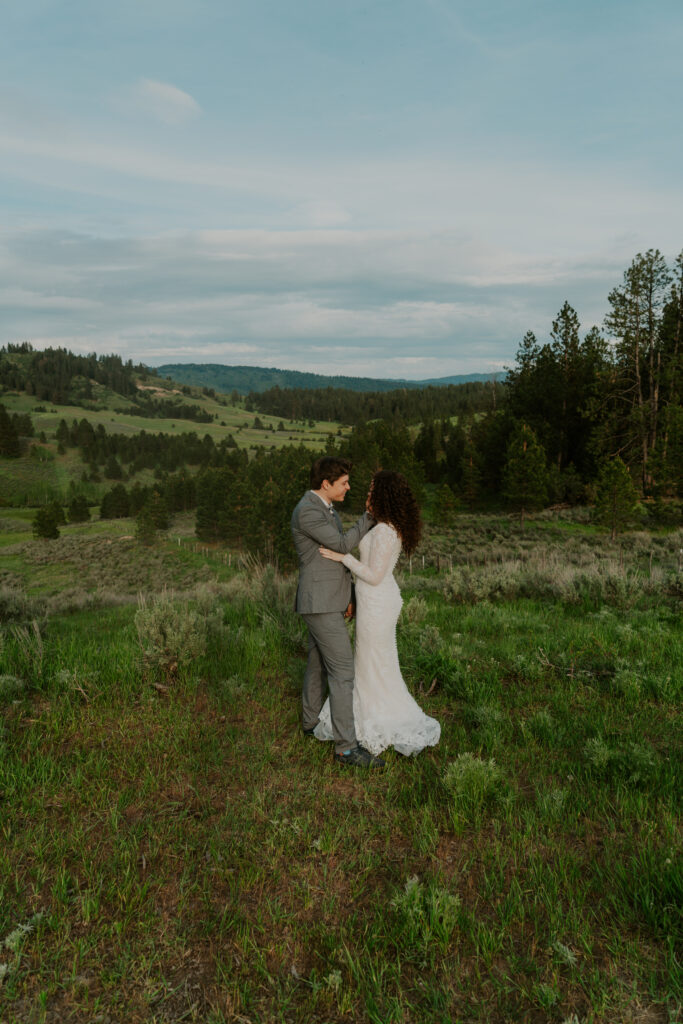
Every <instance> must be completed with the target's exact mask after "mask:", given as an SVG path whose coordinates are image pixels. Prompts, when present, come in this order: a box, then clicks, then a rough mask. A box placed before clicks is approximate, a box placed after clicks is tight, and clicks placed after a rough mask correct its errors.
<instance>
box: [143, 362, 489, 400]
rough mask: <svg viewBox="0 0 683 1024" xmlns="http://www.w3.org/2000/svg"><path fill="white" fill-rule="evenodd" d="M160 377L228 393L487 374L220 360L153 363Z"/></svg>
mask: <svg viewBox="0 0 683 1024" xmlns="http://www.w3.org/2000/svg"><path fill="white" fill-rule="evenodd" d="M156 372H157V373H158V374H159V376H160V377H171V378H172V379H173V380H176V381H179V382H180V383H181V384H193V385H195V386H196V387H209V388H213V389H214V390H215V391H222V392H223V393H224V394H228V393H229V392H231V391H237V392H239V394H241V395H246V394H248V393H249V392H250V391H252V392H253V391H256V392H260V391H268V389H269V388H274V387H280V388H302V389H309V388H311V389H312V388H328V387H332V388H345V389H348V390H349V391H395V390H396V389H397V388H423V387H425V385H427V384H435V385H444V386H445V385H448V384H467V383H470V382H472V381H486V380H489V379H490V376H491V374H487V373H469V374H461V375H456V376H453V377H439V378H435V379H432V380H388V379H375V378H373V377H342V376H325V375H324V374H320V373H302V372H300V371H299V370H278V369H276V368H275V367H263V366H225V365H223V364H222V363H165V364H164V365H163V366H157V367H156Z"/></svg>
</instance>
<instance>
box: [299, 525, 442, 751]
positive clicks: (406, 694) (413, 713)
mask: <svg viewBox="0 0 683 1024" xmlns="http://www.w3.org/2000/svg"><path fill="white" fill-rule="evenodd" d="M400 553H401V539H400V537H399V535H398V534H397V532H396V530H395V529H394V528H393V526H390V525H389V524H388V523H378V524H377V526H375V528H374V529H372V530H370V532H369V533H367V534H366V535H365V536H364V537H363V539H362V540H361V542H360V555H361V561H360V562H359V561H358V559H356V558H354V557H353V555H344V558H343V562H344V565H345V566H347V568H349V569H351V571H352V572H353V573H354V574H355V576H356V646H355V659H354V660H355V670H356V674H355V682H354V687H353V716H354V720H355V726H356V737H357V739H358V742H359V743H360V744H361V746H363V747H365V749H366V750H369V751H370V752H371V753H372V754H379V753H381V752H382V751H383V750H386V748H387V747H394V748H395V749H396V750H397V751H398V752H399V753H400V754H406V755H408V754H417V753H419V752H420V751H421V750H423V749H424V747H433V746H435V745H436V744H437V743H438V742H439V737H440V735H441V726H440V725H439V723H438V722H437V721H436V719H434V718H429V716H428V715H425V713H424V712H423V711H422V709H421V708H420V706H419V705H418V704H417V702H416V701H415V700H414V699H413V697H412V695H411V694H410V691H409V690H408V687H407V686H406V684H405V682H404V681H403V676H402V675H401V669H400V667H399V664H398V649H397V647H396V623H397V621H398V616H399V613H400V611H401V606H402V604H403V600H402V598H401V591H400V590H399V588H398V584H397V583H396V580H395V579H394V575H393V571H394V568H395V566H396V562H397V561H398V556H399V554H400ZM315 736H316V737H317V738H318V739H319V740H331V739H333V735H332V724H331V722H330V702H329V699H328V700H327V701H325V704H324V706H323V709H322V711H321V712H320V721H319V722H318V725H317V726H316V728H315Z"/></svg>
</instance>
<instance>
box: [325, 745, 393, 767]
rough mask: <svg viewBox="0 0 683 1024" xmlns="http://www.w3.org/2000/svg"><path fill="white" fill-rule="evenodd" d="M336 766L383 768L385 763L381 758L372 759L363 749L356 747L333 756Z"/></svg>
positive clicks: (368, 752) (367, 751)
mask: <svg viewBox="0 0 683 1024" xmlns="http://www.w3.org/2000/svg"><path fill="white" fill-rule="evenodd" d="M334 760H335V763H336V764H348V765H351V766H353V767H354V768H384V765H385V763H386V762H385V761H383V760H382V758H381V757H374V756H373V755H372V754H371V753H370V751H369V750H366V749H365V747H361V746H357V747H353V749H352V750H345V751H344V753H343V754H336V753H335V755H334Z"/></svg>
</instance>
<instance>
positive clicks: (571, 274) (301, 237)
mask: <svg viewBox="0 0 683 1024" xmlns="http://www.w3.org/2000/svg"><path fill="white" fill-rule="evenodd" d="M633 255H634V253H633V252H631V253H630V256H629V259H627V260H625V261H623V262H621V263H620V262H619V261H618V259H616V258H615V257H614V255H613V254H612V253H609V252H608V253H605V252H603V251H602V250H598V251H586V252H584V253H582V254H581V255H580V256H579V257H575V258H569V257H565V258H564V259H562V258H561V257H560V256H559V255H558V254H557V253H554V252H551V251H546V252H541V253H540V254H539V256H538V257H537V258H536V259H533V260H532V259H530V258H529V257H527V256H525V255H524V254H520V253H518V252H515V251H510V250H508V249H505V248H502V247H495V246H492V245H490V244H488V243H485V242H482V241H481V240H480V239H478V238H477V237H474V236H468V235H466V234H463V233H461V232H455V231H443V230H442V231H436V232H429V231H422V232H410V231H395V232H391V231H352V230H348V229H347V230H341V231H334V230H320V231H313V230H305V231H245V230H240V231H201V232H186V233H180V232H177V233H173V234H164V235H155V236H150V237H146V238H140V239H137V238H102V237H97V236H89V235H85V234H76V233H73V232H60V231H38V230H31V231H28V230H27V231H22V232H15V233H5V235H4V237H2V236H0V279H2V280H3V287H2V289H0V323H1V324H2V327H1V328H0V344H3V343H6V342H8V341H17V340H25V339H28V340H31V341H33V342H34V344H36V345H39V344H50V345H65V346H67V347H72V348H74V349H75V350H76V351H97V352H112V351H114V352H119V353H120V354H121V355H122V356H123V357H124V358H131V359H133V360H134V361H136V362H137V361H139V360H142V361H143V362H144V361H149V362H152V363H162V362H175V361H209V362H226V363H236V362H237V363H244V362H247V363H250V364H252V365H268V366H281V367H289V368H292V369H306V368H310V367H312V366H314V367H318V368H321V369H323V370H324V372H330V373H333V372H343V373H352V374H361V375H372V376H383V377H414V378H418V379H419V378H421V377H435V376H443V375H445V374H448V373H467V372H475V371H479V372H487V371H489V370H491V369H500V367H501V366H502V365H506V364H507V365H509V364H511V363H512V362H513V361H514V355H515V352H516V349H517V346H518V344H519V341H520V340H521V338H522V337H523V335H524V333H525V332H526V331H527V330H529V329H531V330H534V331H535V332H536V334H537V336H538V337H539V338H540V339H544V338H546V337H547V336H548V332H549V330H550V325H551V322H552V320H553V318H554V316H555V315H556V314H557V311H558V310H559V309H560V307H561V306H562V303H563V302H564V301H565V299H567V300H568V301H570V302H571V303H572V305H574V306H575V308H576V309H577V312H578V314H579V318H580V320H581V323H582V325H583V329H584V331H585V330H587V329H588V328H589V327H590V326H592V325H593V324H594V323H600V322H601V320H602V318H603V316H604V314H605V312H606V306H607V294H608V292H609V290H610V289H611V288H613V287H614V286H615V285H616V284H618V283H619V281H620V280H621V276H622V273H623V270H624V269H625V268H626V266H627V265H628V263H629V262H630V257H632V256H633Z"/></svg>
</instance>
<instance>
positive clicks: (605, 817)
mask: <svg viewBox="0 0 683 1024" xmlns="http://www.w3.org/2000/svg"><path fill="white" fill-rule="evenodd" d="M3 515H6V513H4V514H3ZM16 522H18V523H19V525H21V519H19V520H16ZM177 525H178V526H179V529H178V535H179V536H181V545H180V546H178V544H177V542H175V541H171V542H168V543H167V544H165V545H161V546H160V548H159V549H158V550H157V551H153V552H152V554H151V555H150V557H149V558H147V556H145V554H144V553H143V552H142V551H141V549H139V548H137V547H130V549H129V548H128V547H125V555H124V558H123V560H124V561H126V562H127V563H129V564H132V563H138V566H139V567H138V569H137V570H136V572H137V576H136V575H135V573H134V572H133V570H132V569H126V570H125V571H123V570H122V571H121V576H120V578H119V577H117V575H116V573H115V571H114V563H113V562H112V560H111V559H109V558H108V556H107V554H106V541H107V540H111V544H110V545H109V548H112V547H115V545H116V544H120V545H127V544H128V542H125V541H121V540H120V539H119V540H117V539H116V536H117V533H116V531H120V530H123V529H125V525H124V524H116V528H115V530H112V532H111V534H110V535H108V536H106V535H103V536H98V532H99V531H101V530H103V529H106V530H109V529H110V525H109V524H99V531H98V528H97V527H96V526H95V524H90V525H88V526H86V527H81V528H79V533H78V537H79V538H80V542H82V544H84V545H86V547H85V548H83V551H87V552H88V553H89V558H90V561H91V563H92V564H93V566H95V567H96V568H97V567H99V572H100V576H101V580H102V581H103V583H106V586H107V587H108V588H109V594H110V598H111V600H112V601H113V596H114V595H115V594H116V593H117V588H119V590H120V592H121V593H122V594H124V593H125V595H126V596H127V597H128V598H129V597H130V590H129V589H126V588H129V587H131V586H132V584H133V582H135V579H137V583H138V584H140V585H141V586H142V587H143V588H144V587H145V586H146V587H147V589H148V590H153V589H154V587H155V586H156V587H157V589H158V584H159V582H160V577H161V576H163V574H164V573H166V574H171V575H173V574H175V576H176V577H177V578H178V579H181V578H185V582H186V585H185V587H184V589H185V590H186V594H185V596H184V597H183V598H178V601H179V602H180V614H179V616H175V619H174V622H175V625H174V626H173V629H175V630H176V633H173V629H172V628H171V619H172V616H171V615H170V614H169V612H168V610H164V606H163V605H161V606H160V610H159V614H158V615H157V617H156V619H155V618H154V615H150V616H147V618H146V619H143V618H142V617H140V616H139V615H138V614H137V610H136V605H135V603H131V602H130V601H127V603H121V604H119V605H117V606H114V605H113V603H111V602H110V603H109V604H107V602H106V601H104V602H103V604H102V606H100V607H96V608H87V607H84V608H80V610H79V607H78V606H77V605H78V602H77V601H74V598H73V595H72V596H71V597H69V596H68V594H67V595H66V596H62V603H61V606H60V604H59V600H58V599H59V578H58V563H59V562H60V561H63V560H64V559H66V558H67V556H70V557H72V558H76V557H79V556H77V555H75V554H74V553H73V552H74V551H77V549H78V545H77V544H74V541H75V540H76V535H75V532H74V536H73V537H69V538H67V540H68V541H69V544H70V545H71V547H68V546H67V547H65V548H64V550H63V551H61V553H60V558H59V559H58V558H56V557H55V559H54V561H52V562H47V563H45V562H44V561H42V560H41V559H43V558H44V555H45V545H44V544H43V545H42V546H41V545H40V544H39V542H37V541H30V542H28V541H27V542H26V548H25V549H23V550H22V553H21V556H20V557H21V558H22V559H23V562H22V563H21V565H20V566H19V569H18V570H17V572H16V579H17V580H19V581H21V580H22V579H23V580H25V582H26V584H27V585H28V589H30V594H29V597H30V596H31V594H32V595H33V600H38V599H39V598H40V597H41V595H42V596H43V597H45V596H46V595H47V594H48V593H53V588H54V591H55V592H56V595H57V600H55V601H54V603H53V604H52V605H51V609H52V610H51V612H50V611H48V612H47V613H45V614H43V616H42V618H41V620H40V626H39V627H38V631H37V630H36V628H35V627H33V626H31V624H30V619H31V616H30V613H28V614H27V615H25V617H24V619H23V620H22V619H21V618H20V617H19V618H17V619H16V620H15V622H14V624H10V625H8V626H7V627H6V628H5V630H4V643H3V647H2V653H1V655H0V679H2V678H3V677H12V678H13V679H14V680H17V681H18V683H17V686H18V687H19V689H17V687H16V686H15V687H14V689H12V685H14V684H12V685H10V684H7V687H6V689H5V690H3V688H2V686H1V685H0V700H3V699H4V703H3V704H0V713H1V714H2V716H3V717H2V719H1V721H2V724H1V725H0V836H1V837H2V838H1V841H0V964H4V965H5V969H4V972H3V970H2V968H0V973H4V978H3V979H2V980H0V1020H2V1021H3V1022H7V1024H10V1022H15V1021H16V1022H19V1021H22V1022H23V1021H29V1020H30V1021H33V1020H35V1021H43V1020H44V1021H51V1020H73V1021H76V1022H78V1021H83V1022H86V1021H88V1022H89V1021H94V1020H97V1019H98V1017H101V1018H102V1019H107V1018H109V1019H111V1020H125V1021H127V1022H128V1021H130V1022H136V1021H140V1022H142V1021H158V1022H162V1021H181V1020H187V1021H191V1020H195V1021H202V1022H214V1024H218V1022H223V1021H225V1022H227V1021H251V1022H264V1024H265V1022H271V1021H297V1022H298V1021H303V1022H321V1024H323V1022H325V1024H328V1022H342V1021H354V1022H366V1021H367V1022H377V1024H379V1022H381V1024H388V1022H397V1024H398V1022H406V1024H408V1022H410V1024H412V1022H414V1021H420V1022H422V1021H427V1022H432V1021H433V1022H440V1024H441V1022H451V1021H454V1022H455V1021H462V1022H473V1021H481V1022H503V1021H529V1022H536V1021H557V1022H558V1024H559V1022H563V1021H581V1022H591V1024H592V1022H595V1024H598V1022H605V1024H607V1022H610V1024H611V1022H614V1021H645V1020H647V1021H662V1022H664V1021H667V1022H673V1021H677V1020H679V1019H680V1012H681V1000H682V993H681V963H680V948H681V940H682V939H683V925H682V922H681V900H682V897H683V876H682V873H681V856H680V854H681V841H680V840H681V836H680V798H681V783H680V758H681V730H680V717H679V709H680V697H681V680H682V679H683V640H682V636H683V633H682V631H681V619H680V608H679V607H678V606H677V604H676V602H675V600H673V599H672V598H671V597H667V595H666V594H665V593H664V592H661V593H653V594H652V595H650V597H649V598H648V600H646V601H642V602H640V604H636V605H632V606H630V607H622V606H620V605H618V604H614V603H610V602H609V601H606V602H602V603H601V604H600V606H599V607H596V608H594V609H587V608H585V607H582V606H581V605H573V604H568V603H567V602H564V601H561V600H550V599H548V598H547V597H546V598H540V597H538V596H537V597H535V598H532V597H515V598H512V599H505V598H503V597H498V598H497V599H495V600H486V599H484V600H476V601H462V600H458V601H456V602H453V601H452V600H450V599H447V598H445V597H444V594H443V592H442V589H440V587H443V586H445V584H446V578H445V577H444V576H442V577H435V576H434V575H433V574H432V575H431V576H430V575H429V574H425V575H422V574H421V573H420V574H417V573H416V574H413V576H412V577H410V576H406V578H405V579H404V599H405V607H404V613H403V616H402V619H401V623H400V627H399V651H400V656H401V663H402V666H403V669H404V674H405V677H406V680H407V682H408V684H409V686H410V687H411V689H412V690H413V692H415V694H416V696H417V698H418V699H419V700H420V702H421V704H422V705H423V707H424V708H425V710H427V711H428V712H429V713H430V714H432V715H434V716H435V717H437V718H438V719H439V720H440V721H441V723H442V739H441V742H440V744H439V745H438V746H437V747H436V748H433V749H430V750H428V751H426V752H424V753H423V754H421V755H420V756H419V757H418V758H415V759H404V758H402V757H401V756H400V755H397V754H395V753H393V752H391V751H390V752H389V753H388V755H387V760H388V764H387V768H386V770H385V771H384V772H383V773H381V774H377V775H373V774H364V773H360V774H352V773H347V774H344V773H343V770H341V769H338V768H337V767H336V766H335V765H334V764H333V763H332V757H331V750H330V748H329V746H327V745H323V744H320V743H318V742H317V741H315V740H312V739H304V738H303V737H302V735H301V733H300V729H299V691H300V684H301V678H302V674H303V666H304V644H303V633H302V630H301V624H300V622H299V621H298V620H297V619H296V618H295V617H294V616H293V614H292V613H291V598H292V590H293V586H294V582H293V581H291V580H290V581H287V580H280V579H279V578H278V577H277V575H276V574H275V573H274V572H273V571H272V570H264V569H260V568H259V567H258V566H254V565H253V564H252V567H251V569H250V571H249V572H248V573H244V574H239V573H238V574H235V572H234V571H233V570H231V569H230V568H228V567H227V566H226V565H225V563H224V562H223V561H219V560H218V559H216V558H214V559H208V560H207V559H206V558H205V556H204V554H203V551H202V549H199V550H196V551H195V549H194V544H193V543H192V541H191V539H190V536H189V533H190V529H189V526H190V524H189V521H188V522H184V521H183V522H181V523H180V524H177ZM490 526H491V522H490V521H488V520H487V521H486V522H485V523H483V525H482V530H483V531H484V533H485V532H486V530H487V529H488V528H489V527H490ZM499 527H500V529H501V530H502V528H503V524H502V523H500V524H499ZM472 529H474V527H473V526H472ZM74 531H75V528H74ZM119 537H120V535H119ZM451 540H452V543H453V544H455V543H456V538H455V537H454V538H451ZM54 543H55V544H59V543H60V541H58V542H54ZM490 543H495V542H492V541H491V540H490V539H489V544H490ZM567 543H569V541H567ZM88 545H89V546H88ZM484 547H485V542H484V539H482V540H481V550H483V549H484ZM30 548H34V549H35V551H36V552H38V554H36V553H34V554H31V552H30V550H29V549H30ZM54 550H55V551H56V549H54ZM157 556H159V558H160V559H161V561H160V562H159V561H155V558H156V557H157ZM13 557H19V556H13ZM80 557H82V552H81V556H80ZM174 560H175V561H174ZM3 564H4V559H3ZM17 564H18V563H17ZM79 564H80V565H81V569H80V570H79V573H82V572H83V563H79ZM174 564H175V568H174ZM202 565H204V567H205V572H204V577H205V582H204V583H202V580H201V576H202V572H201V567H202ZM160 566H161V568H160ZM484 569H485V567H484V565H483V564H482V565H481V572H484ZM39 570H40V571H45V572H48V571H49V572H51V573H52V574H53V575H52V582H50V581H49V580H47V581H46V579H43V581H42V583H36V582H35V580H36V573H38V571H39ZM189 570H192V572H195V575H194V576H192V573H190V574H189V575H188V572H189ZM24 574H25V575H24ZM15 586H17V587H18V586H19V583H16V582H15ZM70 601H71V602H72V605H70V604H69V602H70ZM70 607H71V610H69V608H70ZM153 608H154V606H153V605H152V610H153ZM43 611H44V609H43ZM183 622H185V623H187V624H188V628H190V626H191V629H192V634H191V636H190V634H188V633H185V635H184V636H183V637H181V636H180V634H179V633H178V632H177V631H178V630H180V631H181V632H182V628H183ZM163 625H165V626H167V627H168V628H167V629H166V642H167V645H168V650H166V651H165V653H159V655H158V657H157V659H156V661H155V658H154V657H153V656H151V655H149V654H148V658H147V660H145V661H144V662H143V659H142V647H141V645H140V641H139V638H138V627H140V628H142V629H143V634H144V637H147V639H149V637H150V636H151V635H152V632H153V631H154V630H158V629H159V628H160V626H163ZM154 635H157V636H158V635H159V634H158V633H155V634H154ZM174 637H175V639H174ZM174 643H175V644H177V645H179V648H178V653H179V654H181V655H182V653H183V650H186V651H187V650H188V649H189V645H191V644H197V643H199V647H198V648H195V647H194V646H193V647H192V649H193V650H196V651H199V653H197V654H196V655H195V656H194V657H193V658H192V659H189V658H186V659H185V660H184V661H183V658H182V657H180V658H177V659H176V658H174V650H173V644H174ZM147 650H148V652H149V650H151V648H150V647H149V646H148V647H147ZM427 691H430V692H429V693H428V692H427ZM3 693H5V697H4V698H3V696H2V694H3ZM454 766H455V767H454ZM458 766H459V767H458ZM20 926H26V930H25V931H23V932H20V933H19V934H18V935H17V934H16V930H17V928H19V927H20ZM13 935H14V936H15V938H14V939H12V941H10V943H9V945H7V942H6V940H7V938H8V937H10V938H11V937H12V936H13Z"/></svg>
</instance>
